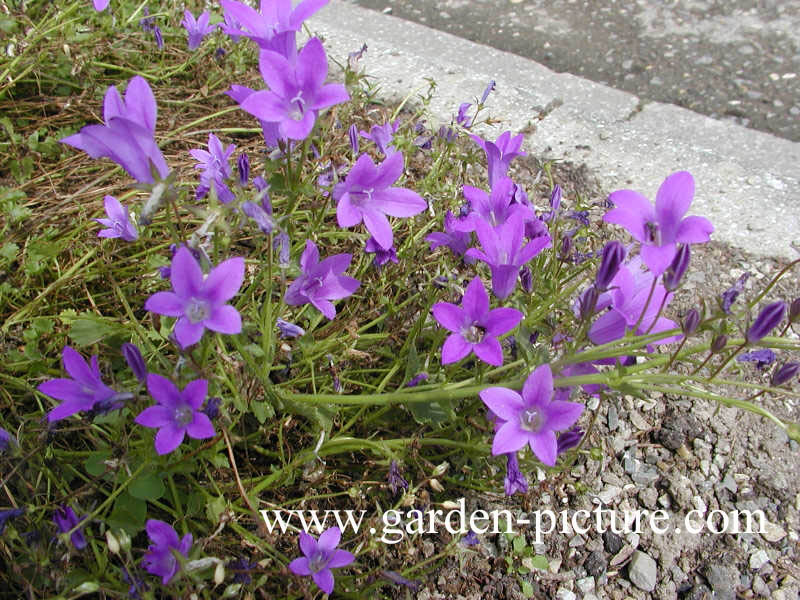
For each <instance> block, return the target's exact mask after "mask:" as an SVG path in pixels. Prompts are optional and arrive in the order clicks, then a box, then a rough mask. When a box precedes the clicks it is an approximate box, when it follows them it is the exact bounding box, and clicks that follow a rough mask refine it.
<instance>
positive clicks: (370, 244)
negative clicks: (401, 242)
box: [364, 237, 400, 267]
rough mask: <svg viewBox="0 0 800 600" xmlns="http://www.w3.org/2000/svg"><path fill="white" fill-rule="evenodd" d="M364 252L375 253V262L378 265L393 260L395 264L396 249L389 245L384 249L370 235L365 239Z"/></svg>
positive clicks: (396, 261)
mask: <svg viewBox="0 0 800 600" xmlns="http://www.w3.org/2000/svg"><path fill="white" fill-rule="evenodd" d="M364 252H365V253H366V254H375V260H374V262H375V264H376V265H377V266H379V267H382V266H383V265H385V264H386V263H388V262H393V263H395V264H397V263H398V262H400V261H398V260H397V251H396V250H395V248H394V246H391V247H390V248H389V249H388V250H385V249H384V248H382V247H381V245H380V244H379V243H378V242H377V241H375V238H374V237H370V238H369V239H368V240H367V243H366V246H365V247H364Z"/></svg>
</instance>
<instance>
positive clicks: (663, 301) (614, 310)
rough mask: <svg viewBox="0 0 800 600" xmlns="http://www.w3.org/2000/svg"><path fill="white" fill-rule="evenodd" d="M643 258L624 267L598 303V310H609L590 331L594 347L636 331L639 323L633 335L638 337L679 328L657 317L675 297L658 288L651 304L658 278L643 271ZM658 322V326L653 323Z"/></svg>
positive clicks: (663, 342)
mask: <svg viewBox="0 0 800 600" xmlns="http://www.w3.org/2000/svg"><path fill="white" fill-rule="evenodd" d="M641 265H642V261H641V258H639V257H636V258H635V259H633V260H632V261H630V262H629V263H628V264H627V265H622V266H620V268H619V271H617V274H616V276H615V277H614V279H612V280H611V290H610V291H609V292H607V293H605V294H601V295H600V297H599V299H598V302H597V310H602V309H604V308H606V307H609V310H608V311H606V312H604V313H603V314H602V315H600V318H598V319H597V320H596V321H595V322H594V323H593V324H592V326H591V328H590V329H589V339H590V340H592V342H594V343H595V344H605V343H607V342H612V341H614V340H618V339H619V338H621V337H622V336H624V335H625V332H626V331H627V330H628V329H633V327H635V326H636V324H637V323H639V328H638V329H637V330H636V331H634V334H636V335H643V334H645V333H647V332H650V333H661V332H662V331H668V330H670V329H675V328H678V324H677V323H675V322H674V321H672V320H671V319H667V318H665V317H658V319H657V320H656V317H657V315H658V313H659V309H660V308H661V307H662V306H666V305H667V304H669V302H670V300H671V299H672V294H671V293H668V292H667V290H666V289H665V288H664V286H663V285H661V284H660V283H659V284H656V286H655V288H654V289H653V295H652V297H651V298H650V302H649V303H647V298H648V296H649V295H650V289H651V287H652V285H653V278H654V277H655V275H654V274H653V273H652V272H650V271H644V270H643V269H642V268H641ZM646 303H647V310H646V311H645V313H644V317H642V316H641V315H642V310H643V309H644V308H645V304H646ZM640 321H641V322H640ZM654 321H655V323H654ZM678 339H680V336H676V337H671V338H667V339H664V340H660V341H658V342H656V343H658V344H668V343H670V342H673V341H676V340H678Z"/></svg>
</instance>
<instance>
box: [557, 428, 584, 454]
mask: <svg viewBox="0 0 800 600" xmlns="http://www.w3.org/2000/svg"><path fill="white" fill-rule="evenodd" d="M583 436H584V431H583V429H581V428H580V427H578V426H577V425H575V426H573V427H572V428H570V429H568V430H567V431H562V432H561V433H559V434H558V439H557V440H556V442H557V444H558V454H559V455H561V454H564V452H566V451H567V450H571V449H572V448H575V447H576V446H577V445H578V444H580V443H581V440H582V439H583Z"/></svg>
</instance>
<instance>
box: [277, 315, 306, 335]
mask: <svg viewBox="0 0 800 600" xmlns="http://www.w3.org/2000/svg"><path fill="white" fill-rule="evenodd" d="M275 326H276V327H277V328H278V331H279V333H280V336H281V338H296V337H299V336H302V335H305V334H306V330H305V329H303V328H302V327H300V326H299V325H295V324H294V323H290V322H289V321H284V320H283V319H278V320H277V321H275Z"/></svg>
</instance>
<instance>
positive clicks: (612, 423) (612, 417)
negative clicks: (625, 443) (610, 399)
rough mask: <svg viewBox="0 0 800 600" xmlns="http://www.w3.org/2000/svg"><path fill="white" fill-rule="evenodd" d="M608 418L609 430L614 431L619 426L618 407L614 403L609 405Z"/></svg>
mask: <svg viewBox="0 0 800 600" xmlns="http://www.w3.org/2000/svg"><path fill="white" fill-rule="evenodd" d="M606 418H607V420H608V429H609V431H614V430H616V428H617V427H619V415H618V414H617V407H616V406H614V405H613V404H612V405H611V406H609V407H608V415H607V417H606Z"/></svg>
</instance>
